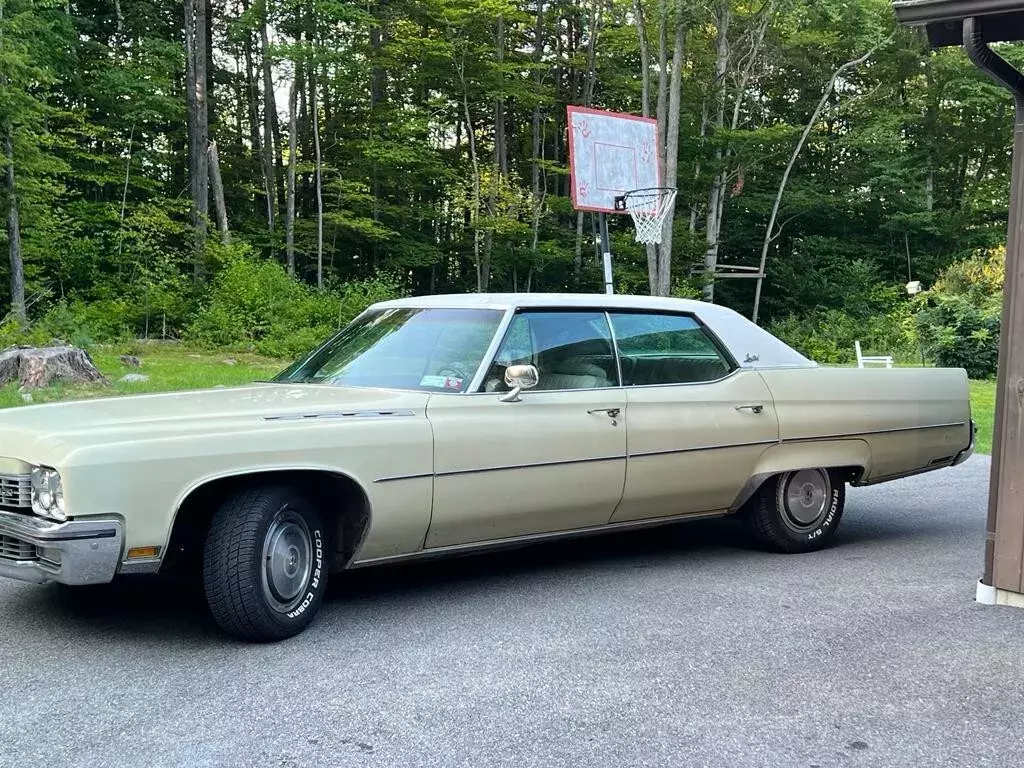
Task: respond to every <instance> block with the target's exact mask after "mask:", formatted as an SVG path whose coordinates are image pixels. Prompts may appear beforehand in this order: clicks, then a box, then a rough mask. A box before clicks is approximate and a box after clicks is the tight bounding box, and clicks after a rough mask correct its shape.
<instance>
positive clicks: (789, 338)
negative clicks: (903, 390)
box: [768, 302, 920, 365]
mask: <svg viewBox="0 0 1024 768" xmlns="http://www.w3.org/2000/svg"><path fill="white" fill-rule="evenodd" d="M768 330H769V331H771V333H773V334H775V335H776V336H778V337H779V338H780V339H782V340H783V341H785V342H786V343H787V344H789V345H790V346H791V347H793V348H794V349H796V350H797V351H799V352H800V353H801V354H803V355H805V356H807V357H809V358H811V359H812V360H815V361H817V362H819V363H823V364H829V365H847V364H849V363H852V362H855V361H856V359H857V352H856V346H855V343H856V342H857V341H859V342H860V343H861V349H862V350H863V351H864V354H866V355H872V354H875V355H892V356H893V357H894V358H895V359H896V360H897V361H902V362H920V356H919V355H920V353H919V351H918V350H919V347H918V340H917V334H916V328H915V326H914V323H913V317H912V315H911V314H910V307H909V303H908V302H903V303H902V304H900V305H897V306H895V307H894V308H893V309H892V310H891V311H890V312H888V313H886V314H879V315H875V316H872V317H867V318H864V317H856V316H854V315H852V314H850V313H849V312H845V311H843V310H838V309H825V310H819V311H815V312H810V313H807V314H804V315H790V316H788V317H786V318H783V319H782V320H778V321H776V322H774V323H772V324H771V325H770V326H769V328H768Z"/></svg>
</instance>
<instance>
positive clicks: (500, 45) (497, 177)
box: [477, 14, 508, 293]
mask: <svg viewBox="0 0 1024 768" xmlns="http://www.w3.org/2000/svg"><path fill="white" fill-rule="evenodd" d="M495 60H496V63H497V65H498V69H499V77H501V73H500V69H501V67H502V65H503V63H504V61H505V17H504V16H503V15H501V14H499V15H498V25H497V31H496V33H495ZM501 79H502V80H504V78H503V77H501ZM507 162H508V161H507V159H506V157H505V99H504V96H503V95H502V93H501V92H500V91H499V93H498V97H497V98H496V99H495V100H494V159H493V162H492V163H491V178H490V189H489V190H488V198H487V213H488V215H489V216H490V217H491V222H492V224H491V226H489V227H488V229H487V234H486V235H485V236H484V256H483V263H482V265H481V269H480V272H479V275H478V280H477V290H478V291H480V293H486V292H487V289H488V287H489V286H490V280H491V256H492V255H493V250H494V226H493V222H494V220H495V219H496V218H497V215H498V209H497V205H498V188H499V187H500V185H501V180H502V178H503V177H504V175H505V174H506V173H507V172H508V166H507Z"/></svg>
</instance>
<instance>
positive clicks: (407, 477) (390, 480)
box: [373, 472, 434, 483]
mask: <svg viewBox="0 0 1024 768" xmlns="http://www.w3.org/2000/svg"><path fill="white" fill-rule="evenodd" d="M433 476H434V473H433V472H420V473H418V474H415V475H390V476H387V477H378V478H377V479H376V480H374V481H373V482H375V483H393V482H395V481H397V480H422V479H423V478H425V477H433Z"/></svg>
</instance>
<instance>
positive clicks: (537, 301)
mask: <svg viewBox="0 0 1024 768" xmlns="http://www.w3.org/2000/svg"><path fill="white" fill-rule="evenodd" d="M574 307H579V308H587V309H607V310H620V311H622V310H641V311H644V310H647V311H650V310H659V311H662V312H685V313H688V314H693V315H696V316H697V317H698V318H699V319H700V320H701V321H702V322H704V323H706V324H707V325H708V327H709V328H711V330H712V331H713V332H714V333H715V334H716V335H717V336H718V338H719V340H720V341H721V342H722V343H723V344H725V346H726V347H727V348H728V349H729V351H730V352H731V353H732V355H733V357H734V358H735V359H736V360H737V362H739V364H740V366H741V367H743V368H778V367H807V366H815V365H816V363H814V362H812V361H810V360H808V359H807V358H806V357H804V356H803V355H801V354H800V353H799V352H797V351H796V350H794V349H792V348H791V347H789V346H788V345H787V344H785V343H784V342H782V341H780V340H779V339H777V338H775V337H774V336H772V335H771V334H770V333H768V332H767V331H765V330H764V329H762V328H760V327H759V326H757V325H755V324H754V323H752V322H751V321H750V320H748V319H747V318H745V317H743V315H741V314H739V313H738V312H734V311H733V310H731V309H729V308H728V307H723V306H720V305H718V304H709V303H707V302H704V301H694V300H692V299H676V298H671V297H662V296H634V295H629V294H606V293H593V294H590V293H453V294H440V295H436V296H415V297H412V298H407V299H395V300H393V301H383V302H380V303H378V304H374V305H373V307H371V309H399V308H418V309H441V308H444V309H462V308H465V309H495V310H501V311H507V310H509V309H518V308H538V309H541V308H548V309H560V308H574Z"/></svg>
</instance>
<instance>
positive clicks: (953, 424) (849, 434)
mask: <svg viewBox="0 0 1024 768" xmlns="http://www.w3.org/2000/svg"><path fill="white" fill-rule="evenodd" d="M966 423H967V422H966V421H951V422H949V423H948V424H923V425H920V426H917V427H893V428H891V429H869V430H865V431H864V432H843V433H840V434H835V435H809V436H807V437H784V438H782V440H781V441H780V442H783V443H805V442H808V441H810V440H835V439H836V438H840V437H864V436H866V435H890V434H894V433H897V432H917V431H919V430H922V429H946V428H947V427H962V426H964V425H965V424H966Z"/></svg>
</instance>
